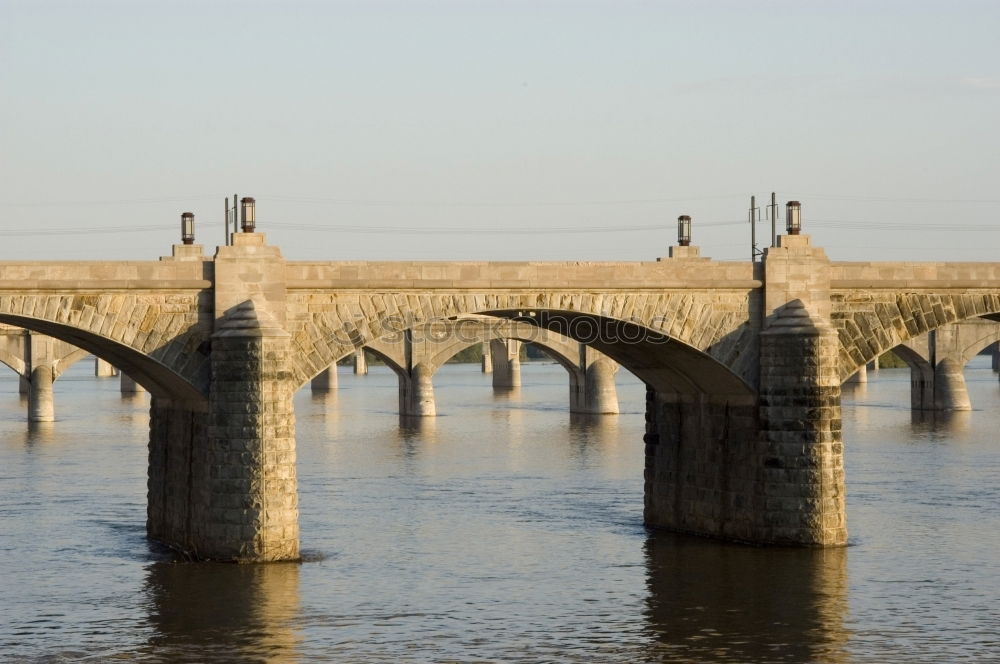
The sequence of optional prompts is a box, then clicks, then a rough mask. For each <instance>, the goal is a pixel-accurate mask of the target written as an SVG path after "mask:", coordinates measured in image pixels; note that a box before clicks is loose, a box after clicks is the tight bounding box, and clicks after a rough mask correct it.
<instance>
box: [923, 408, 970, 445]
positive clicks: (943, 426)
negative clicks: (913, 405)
mask: <svg viewBox="0 0 1000 664" xmlns="http://www.w3.org/2000/svg"><path fill="white" fill-rule="evenodd" d="M910 424H911V426H912V428H913V432H914V433H916V434H924V435H927V436H930V437H940V438H949V437H950V436H951V435H953V434H957V433H966V432H968V431H969V427H970V425H971V424H972V411H968V410H937V411H935V410H914V411H911V413H910Z"/></svg>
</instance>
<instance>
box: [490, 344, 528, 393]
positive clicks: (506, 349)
mask: <svg viewBox="0 0 1000 664" xmlns="http://www.w3.org/2000/svg"><path fill="white" fill-rule="evenodd" d="M490 359H491V362H492V365H493V388H494V389H498V388H499V389H512V388H515V387H521V342H520V341H517V340H515V339H492V340H491V341H490Z"/></svg>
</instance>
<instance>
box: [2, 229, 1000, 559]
mask: <svg viewBox="0 0 1000 664" xmlns="http://www.w3.org/2000/svg"><path fill="white" fill-rule="evenodd" d="M998 314H1000V263H835V262H831V261H830V260H829V259H828V258H827V256H826V255H825V253H824V252H823V250H822V249H820V248H818V247H813V246H811V244H810V240H809V238H808V236H805V235H786V236H781V237H780V238H779V243H778V246H777V247H773V248H770V249H768V250H767V251H766V252H765V255H764V257H763V260H762V261H761V262H759V263H737V262H717V261H711V260H708V259H705V258H701V257H700V256H699V255H698V251H697V249H696V248H694V247H676V248H673V249H672V250H671V255H670V257H669V258H665V259H662V260H659V261H656V262H644V263H572V262H570V263H475V262H424V263H421V262H397V263H379V262H339V263H322V262H292V261H286V260H284V258H283V257H282V256H281V254H280V251H279V250H278V248H277V247H273V246H269V245H267V244H266V242H265V238H264V236H263V235H262V234H259V233H252V232H244V233H236V234H234V235H233V244H232V245H231V246H224V247H219V248H218V249H217V251H216V252H215V254H214V256H211V257H206V256H203V255H202V248H201V247H200V246H198V245H177V246H176V247H175V248H174V252H173V255H172V256H170V257H167V258H165V259H162V260H160V261H148V262H145V261H135V262H121V263H106V262H101V263H86V262H78V263H19V262H6V263H0V323H4V324H7V325H14V326H18V327H22V328H25V329H27V330H30V331H32V332H35V333H39V334H42V335H46V336H48V337H52V338H53V339H57V340H59V341H61V342H66V343H68V344H71V345H72V346H75V347H77V348H80V349H83V350H85V351H87V352H90V353H93V354H95V355H97V356H98V357H101V358H103V359H104V360H107V361H108V362H111V363H112V364H114V365H115V366H117V367H119V368H120V369H121V370H122V371H124V372H125V373H127V374H128V375H129V376H131V377H132V378H134V379H135V380H136V381H137V382H138V383H140V384H141V385H143V386H144V387H145V388H146V389H148V390H149V392H150V393H151V395H152V399H151V406H150V441H149V481H148V520H147V529H148V533H149V535H150V537H152V538H154V539H157V540H160V541H163V542H165V543H167V544H169V545H171V546H173V547H175V548H177V549H179V550H181V551H184V552H186V553H187V554H188V555H190V556H192V557H195V558H203V559H222V560H247V561H267V560H286V559H295V558H297V557H298V555H299V532H298V507H297V492H296V490H297V487H296V469H295V420H294V413H293V408H292V394H293V393H294V392H295V391H296V390H297V389H298V388H299V387H300V386H302V385H304V384H306V383H307V382H309V381H310V380H311V379H313V378H314V377H316V376H318V375H320V374H321V372H323V371H325V370H326V369H327V368H328V367H330V366H331V365H333V364H334V363H335V362H336V361H337V360H338V359H340V358H342V357H345V356H346V355H348V354H350V353H352V352H356V351H357V350H358V349H359V348H363V347H366V346H367V347H370V348H373V349H378V348H380V346H379V344H380V343H383V342H382V340H383V339H386V338H392V337H394V336H395V337H398V336H399V335H402V340H403V341H402V343H403V344H404V346H403V348H404V353H403V354H402V355H400V354H399V353H398V349H395V350H394V349H391V348H389V347H386V346H382V347H381V348H382V350H381V351H378V352H381V353H382V354H383V356H384V357H386V358H387V359H389V360H390V361H391V362H393V363H394V364H395V365H396V366H395V367H394V368H395V369H396V370H397V373H400V374H401V375H402V374H404V373H405V374H406V376H407V379H408V381H409V383H410V384H411V387H410V388H409V390H410V392H409V393H408V394H410V393H412V394H413V395H414V396H406V397H405V400H406V402H407V406H406V407H407V408H410V409H411V410H413V409H416V410H417V411H419V409H420V405H419V403H420V396H419V395H420V394H421V391H420V390H421V388H420V386H419V385H420V383H421V381H422V380H423V377H424V376H426V375H427V374H428V372H430V373H433V369H434V365H435V363H436V362H438V361H439V358H440V357H442V356H443V354H446V353H447V352H450V351H448V350H447V349H442V350H441V353H437V352H435V350H434V349H433V348H430V347H424V348H420V347H419V345H417V346H415V345H414V342H415V340H416V337H417V335H418V333H419V332H421V330H427V329H433V328H434V326H439V327H442V326H443V328H448V327H449V326H451V327H452V328H454V327H456V326H458V325H460V322H461V321H462V320H465V319H468V318H470V317H476V318H479V317H484V316H485V317H489V318H491V319H496V320H497V321H500V322H501V325H506V326H508V327H507V328H506V329H504V330H502V334H503V335H506V336H507V337H510V336H517V335H520V334H522V333H524V332H525V331H527V330H528V329H529V327H530V326H533V327H535V328H539V330H544V331H545V334H546V336H547V335H548V333H552V334H553V335H556V336H558V335H561V336H563V337H566V338H568V339H571V340H572V341H573V342H576V343H577V344H584V345H585V346H587V348H588V349H593V350H594V351H597V352H598V353H600V354H601V356H605V357H607V358H609V359H610V360H611V361H614V362H616V363H618V364H620V365H622V366H624V367H625V368H626V369H628V370H629V371H631V372H632V373H634V374H635V375H636V376H638V377H639V378H640V379H641V380H643V381H644V382H645V383H646V385H647V405H646V421H647V432H646V435H645V440H644V442H645V451H646V462H645V463H646V470H645V510H644V515H645V521H646V523H647V524H648V525H649V526H651V527H661V528H669V529H673V530H677V531H682V532H689V533H695V534H700V535H707V536H713V537H720V538H725V539H730V540H737V541H745V542H753V543H758V544H776V545H805V546H836V545H843V544H845V543H846V538H847V529H846V522H845V512H844V492H845V485H844V472H843V442H842V440H841V426H840V385H841V383H842V382H843V381H844V380H845V379H846V378H848V377H849V376H851V375H852V374H854V373H855V372H856V371H858V369H859V368H860V367H862V366H864V365H865V364H866V363H868V362H870V361H871V360H873V359H874V358H876V357H878V356H879V355H880V354H882V353H883V352H885V351H887V350H890V349H892V348H896V347H899V346H901V345H904V344H907V343H908V342H910V341H911V340H914V339H916V338H918V337H920V336H921V335H927V334H929V333H937V332H938V331H939V330H942V332H941V334H942V335H943V334H945V333H944V331H943V330H944V329H945V328H946V326H948V325H953V324H955V323H960V322H962V321H967V320H975V319H979V318H987V319H992V318H993V317H996V316H997V315H998ZM503 321H507V322H503ZM428 326H429V327H428ZM526 326H528V327H526ZM407 338H409V339H410V341H409V342H406V339H407ZM552 339H555V336H553V337H552ZM407 343H408V344H409V346H406V344H407ZM434 343H439V342H438V341H435V342H434ZM440 343H446V342H440ZM551 343H552V344H555V341H552V342H551ZM973 345H974V344H973ZM407 347H408V348H409V351H407V350H406V348H407ZM587 352H588V353H589V352H590V351H589V350H588V351H587ZM914 352H916V351H914ZM566 356H567V357H571V356H572V355H571V353H570V352H568V351H567V353H566ZM594 357H600V356H597V355H595V356H594ZM414 360H416V362H414ZM422 365H423V366H424V369H421V368H420V367H421V366H422ZM587 366H588V365H587V363H586V361H585V360H580V361H578V364H577V365H576V367H577V369H580V370H583V369H585V368H586V367H587ZM404 391H405V390H403V389H401V394H403V392H404ZM402 401H403V399H402V398H401V402H402Z"/></svg>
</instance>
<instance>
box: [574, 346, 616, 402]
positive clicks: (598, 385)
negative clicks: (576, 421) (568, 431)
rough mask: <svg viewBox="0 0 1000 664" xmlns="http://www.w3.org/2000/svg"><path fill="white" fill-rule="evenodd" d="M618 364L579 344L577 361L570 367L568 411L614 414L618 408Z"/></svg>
mask: <svg viewBox="0 0 1000 664" xmlns="http://www.w3.org/2000/svg"><path fill="white" fill-rule="evenodd" d="M618 368H619V365H618V363H617V362H615V361H614V360H612V359H611V358H609V357H608V356H606V355H603V354H601V353H598V352H597V351H595V350H594V349H592V348H590V347H589V346H587V345H585V344H580V365H579V367H578V369H577V370H576V371H570V386H569V388H570V404H569V410H570V412H571V413H586V414H591V415H613V414H617V413H618V412H619V407H618V388H617V386H616V385H615V374H617V373H618Z"/></svg>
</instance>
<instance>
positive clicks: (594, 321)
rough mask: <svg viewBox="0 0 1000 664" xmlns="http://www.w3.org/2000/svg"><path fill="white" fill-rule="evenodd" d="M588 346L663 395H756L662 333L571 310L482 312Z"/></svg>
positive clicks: (704, 357)
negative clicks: (531, 326)
mask: <svg viewBox="0 0 1000 664" xmlns="http://www.w3.org/2000/svg"><path fill="white" fill-rule="evenodd" d="M482 313H484V314H486V315H491V316H496V317H498V318H506V319H511V320H518V321H524V322H527V323H530V324H532V325H536V326H538V327H542V328H545V329H547V330H549V331H552V332H556V333H557V334H560V335H562V336H565V337H568V338H570V339H573V340H574V341H577V342H578V343H581V344H584V345H587V346H591V347H593V348H594V349H595V350H597V351H599V352H601V353H603V354H604V355H607V356H608V357H610V358H611V359H613V360H614V361H615V362H617V363H618V364H620V365H621V366H623V367H625V368H626V369H628V370H629V371H630V372H632V373H633V374H635V375H636V376H638V377H639V379H640V380H642V381H643V382H644V383H646V384H647V385H649V386H650V387H651V388H653V389H655V390H657V391H660V392H664V393H668V392H671V393H677V394H686V395H713V396H715V397H727V396H728V397H733V398H747V397H753V396H754V394H755V391H754V390H753V388H752V387H750V385H748V384H747V383H746V381H744V380H743V378H741V377H740V376H737V375H736V374H735V373H733V372H732V370H730V369H729V368H728V367H726V366H725V365H723V364H721V363H720V362H719V361H718V360H716V359H715V358H713V357H712V356H710V355H708V354H707V353H704V352H702V351H700V350H698V349H696V348H694V347H692V346H690V345H688V344H685V343H683V342H681V341H678V340H676V339H674V338H672V337H669V336H667V335H665V334H662V333H660V332H657V331H655V330H651V329H650V328H647V327H642V326H639V325H636V324H634V323H631V322H628V321H623V320H620V319H615V318H610V317H604V316H596V315H593V314H581V313H577V312H571V311H553V310H536V311H524V310H520V311H510V310H508V311H486V312H482Z"/></svg>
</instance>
